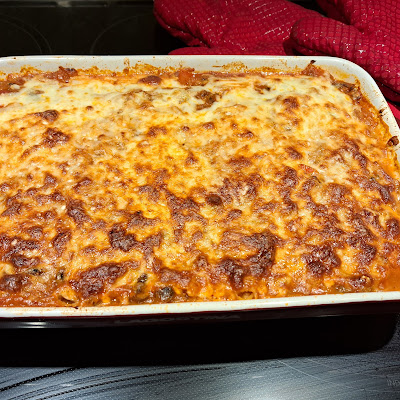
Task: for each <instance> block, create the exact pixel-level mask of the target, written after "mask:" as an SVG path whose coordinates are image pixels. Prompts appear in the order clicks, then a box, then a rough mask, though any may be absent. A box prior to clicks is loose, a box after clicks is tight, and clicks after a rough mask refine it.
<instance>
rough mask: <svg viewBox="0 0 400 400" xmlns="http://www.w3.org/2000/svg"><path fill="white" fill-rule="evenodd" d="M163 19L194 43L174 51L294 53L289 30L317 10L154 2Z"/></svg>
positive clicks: (207, 0)
mask: <svg viewBox="0 0 400 400" xmlns="http://www.w3.org/2000/svg"><path fill="white" fill-rule="evenodd" d="M154 14H155V16H156V18H157V20H158V22H159V23H160V24H161V25H162V26H163V27H164V28H165V29H166V30H167V31H169V32H170V33H171V34H172V35H173V36H176V37H178V38H180V39H181V40H183V41H184V42H185V43H187V44H188V45H189V46H198V47H190V48H188V47H186V48H183V49H178V50H175V51H173V52H172V53H171V54H269V55H284V54H293V49H292V43H291V41H290V31H291V29H292V26H293V24H294V23H295V22H296V21H297V20H298V19H300V18H305V17H312V16H317V15H318V13H316V12H314V11H310V10H307V9H305V8H303V7H300V6H299V5H297V4H293V3H290V2H289V1H286V0H155V2H154Z"/></svg>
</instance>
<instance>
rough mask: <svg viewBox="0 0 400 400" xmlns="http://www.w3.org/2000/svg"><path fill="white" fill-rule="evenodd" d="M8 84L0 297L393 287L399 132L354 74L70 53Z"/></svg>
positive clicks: (115, 298) (31, 301) (27, 301)
mask: <svg viewBox="0 0 400 400" xmlns="http://www.w3.org/2000/svg"><path fill="white" fill-rule="evenodd" d="M0 93H1V94H0V157H1V164H0V305H2V306H87V305H122V304H139V303H158V302H182V301H207V300H236V299H249V298H266V297H277V296H291V295H307V294H324V293H342V292H360V291H378V290H391V289H398V286H399V285H398V284H397V282H398V278H397V276H398V275H397V274H398V273H397V270H398V269H399V257H400V251H399V249H400V247H399V245H400V240H399V234H400V225H399V218H400V216H399V214H400V208H399V193H400V191H399V168H398V165H397V161H396V155H395V152H394V149H393V144H395V143H396V140H395V139H394V138H392V139H391V138H390V134H389V132H388V129H387V126H386V125H385V124H384V123H383V122H382V120H381V118H380V115H379V113H378V112H377V111H376V110H375V109H374V108H373V107H372V106H371V105H370V104H369V103H368V102H367V100H366V99H365V98H364V97H363V95H362V94H361V92H360V90H359V89H358V87H357V86H354V85H350V84H347V83H345V82H339V81H335V80H334V79H333V78H332V77H331V76H330V75H329V74H327V73H324V71H322V70H320V69H318V68H315V67H313V66H311V65H310V66H309V67H308V68H307V69H306V70H305V71H303V72H299V73H293V74H285V73H272V72H271V73H261V72H248V73H195V72H194V71H189V70H181V71H176V72H171V71H169V72H167V71H160V72H159V74H155V75H150V74H139V73H135V71H134V70H132V69H131V70H130V71H129V72H127V73H126V74H115V73H112V72H109V73H98V74H93V72H92V73H90V72H85V71H79V72H77V71H75V70H66V69H63V68H60V70H59V71H56V72H54V73H31V74H29V73H28V74H25V75H24V74H21V75H19V76H9V77H8V78H7V80H5V81H4V82H2V83H1V85H0ZM396 285H397V286H396Z"/></svg>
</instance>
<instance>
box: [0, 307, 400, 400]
mask: <svg viewBox="0 0 400 400" xmlns="http://www.w3.org/2000/svg"><path fill="white" fill-rule="evenodd" d="M0 335H1V343H2V345H1V350H0V357H1V360H0V365H1V368H0V398H1V399H2V400H3V399H4V400H6V399H21V400H25V399H50V398H51V399H53V398H55V399H93V400H94V399H107V400H109V399H113V398H115V399H122V398H123V399H174V400H175V399H210V400H211V399H212V400H218V399H240V400H244V399H251V400H257V399H291V400H293V399H310V400H313V399H316V400H317V399H318V400H322V399H329V400H331V399H343V400H344V399H346V400H351V399H383V400H385V399H400V358H399V355H400V352H399V349H400V324H399V323H398V322H397V316H396V315H392V314H388V315H364V316H346V317H323V318H304V319H287V320H268V321H265V320H264V321H249V322H234V323H218V322H214V323H206V324H204V323H203V324H191V325H188V324H181V325H162V326H157V325H155V326H146V327H124V328H92V329H5V330H3V331H1V332H0Z"/></svg>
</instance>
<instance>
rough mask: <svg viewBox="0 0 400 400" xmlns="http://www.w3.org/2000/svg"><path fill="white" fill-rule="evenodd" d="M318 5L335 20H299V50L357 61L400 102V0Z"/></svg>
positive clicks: (337, 0) (331, 0) (329, 0)
mask: <svg viewBox="0 0 400 400" xmlns="http://www.w3.org/2000/svg"><path fill="white" fill-rule="evenodd" d="M318 3H319V4H320V6H321V7H322V8H323V9H324V11H325V12H326V13H327V15H328V17H331V18H324V17H322V16H313V17H311V18H303V19H301V20H300V21H298V22H297V23H296V24H295V25H294V27H293V30H292V35H291V37H292V39H293V40H294V46H295V48H296V50H298V51H299V52H301V53H302V54H306V55H330V56H336V57H341V58H346V59H348V60H350V61H353V62H354V63H356V64H358V65H360V66H361V67H363V68H364V69H366V70H367V71H368V72H369V73H370V74H371V75H372V76H373V77H374V78H375V80H376V81H377V82H378V84H380V86H381V89H382V92H383V93H384V94H385V96H386V97H387V98H388V99H390V100H392V101H395V102H400V1H399V0H318ZM332 18H335V19H332Z"/></svg>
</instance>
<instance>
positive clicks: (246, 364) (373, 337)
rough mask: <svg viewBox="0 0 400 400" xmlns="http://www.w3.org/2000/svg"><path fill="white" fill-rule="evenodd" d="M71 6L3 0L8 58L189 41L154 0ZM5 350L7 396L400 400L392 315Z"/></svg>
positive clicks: (35, 339) (1, 335) (152, 331)
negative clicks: (165, 25)
mask: <svg viewBox="0 0 400 400" xmlns="http://www.w3.org/2000/svg"><path fill="white" fill-rule="evenodd" d="M69 4H70V5H71V4H72V5H73V6H72V7H62V5H68V1H64V2H62V1H59V2H56V1H36V2H29V1H25V2H17V1H14V2H10V1H8V2H4V1H1V0H0V22H1V23H0V35H1V38H2V39H1V42H0V56H7V55H23V54H123V55H125V54H166V53H168V52H169V51H171V50H172V49H174V48H177V47H180V46H182V45H183V44H182V43H181V42H179V41H178V40H175V39H173V38H171V37H170V36H169V35H168V34H167V33H165V32H164V31H163V30H162V29H161V28H160V27H159V26H158V25H157V23H156V21H155V19H154V17H153V15H152V2H151V1H86V2H85V1H71V2H69ZM302 4H303V5H305V6H308V7H311V8H313V7H315V3H313V2H312V1H303V2H302ZM138 39H139V40H138ZM38 326H40V324H39V325H38ZM0 343H1V345H0V399H1V400H7V399H20V400H26V399H49V398H52V399H53V398H55V399H93V400H99V399H105V400H106V399H107V400H109V399H113V398H115V399H125V398H127V399H173V400H177V399H190V400H195V399H202V400H208V399H210V400H219V399H238V400H245V399H251V400H257V399H290V400H295V399H309V400H313V399H318V400H322V399H329V400H331V399H343V400H352V399H382V400H386V399H400V357H399V356H400V323H399V322H398V319H397V316H396V315H392V314H386V315H364V316H346V317H321V318H307V319H305V318H303V319H290V320H269V321H249V322H234V323H233V322H230V323H216V322H214V323H212V324H211V323H209V324H202V325H187V324H186V325H183V324H181V325H163V326H148V327H139V326H135V327H114V328H91V329H83V328H80V329H78V328H68V329H39V328H19V329H0Z"/></svg>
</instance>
